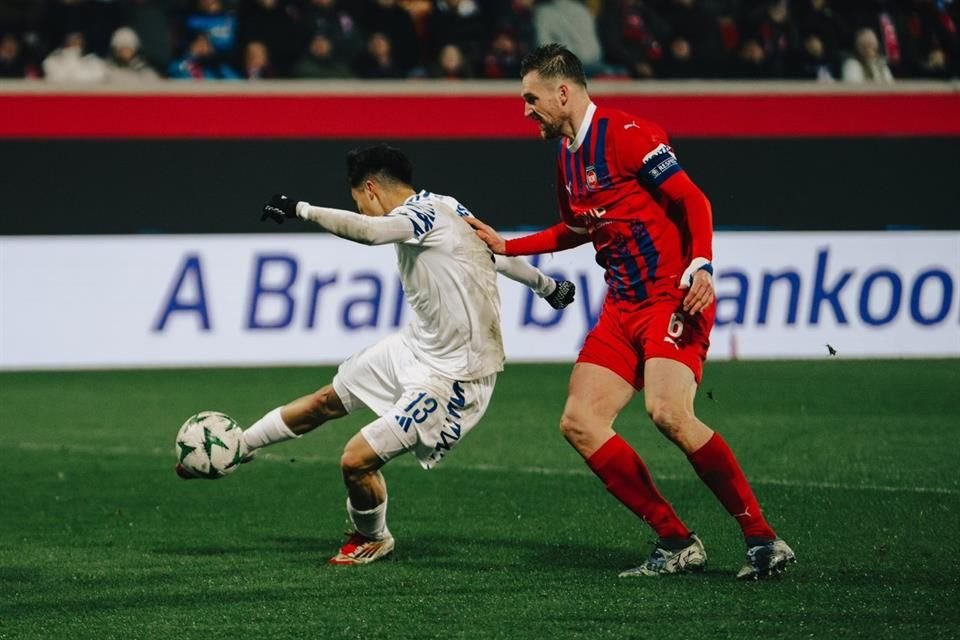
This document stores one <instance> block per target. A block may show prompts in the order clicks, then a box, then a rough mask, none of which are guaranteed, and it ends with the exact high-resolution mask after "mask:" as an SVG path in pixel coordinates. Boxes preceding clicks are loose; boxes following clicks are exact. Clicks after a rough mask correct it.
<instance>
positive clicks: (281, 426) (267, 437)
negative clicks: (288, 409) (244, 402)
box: [243, 407, 300, 451]
mask: <svg viewBox="0 0 960 640" xmlns="http://www.w3.org/2000/svg"><path fill="white" fill-rule="evenodd" d="M281 408H282V407H277V408H276V409H274V410H273V411H271V412H270V413H268V414H267V415H265V416H263V417H262V418H260V419H259V420H257V421H256V422H254V423H253V424H252V425H251V426H250V428H249V429H247V430H246V431H244V432H243V441H244V442H245V443H246V444H247V446H248V447H249V448H250V450H251V451H252V450H253V449H259V448H260V447H265V446H267V445H268V444H275V443H277V442H283V441H284V440H292V439H293V438H299V437H300V436H298V435H297V434H295V433H294V432H293V431H290V427H288V426H287V425H286V423H285V422H284V421H283V418H282V417H281V416H280V409H281Z"/></svg>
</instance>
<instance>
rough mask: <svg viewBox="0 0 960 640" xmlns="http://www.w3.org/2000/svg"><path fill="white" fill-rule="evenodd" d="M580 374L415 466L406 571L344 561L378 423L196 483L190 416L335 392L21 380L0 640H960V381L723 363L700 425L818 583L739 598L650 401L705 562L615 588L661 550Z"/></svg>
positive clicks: (754, 588)
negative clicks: (583, 450) (589, 449)
mask: <svg viewBox="0 0 960 640" xmlns="http://www.w3.org/2000/svg"><path fill="white" fill-rule="evenodd" d="M569 370H570V366H569V365H520V364H511V365H508V368H507V370H506V371H505V372H504V373H503V374H502V375H501V378H500V381H499V383H498V386H497V390H496V393H495V394H494V397H493V402H492V405H491V407H490V410H489V412H488V413H487V416H486V417H485V419H484V421H483V422H482V423H481V424H480V426H479V427H477V428H476V429H475V430H474V431H473V432H472V433H471V434H470V435H469V436H468V437H467V438H466V439H465V440H464V442H463V443H462V444H461V445H460V446H458V448H457V449H455V450H454V452H453V453H452V454H451V455H450V456H448V457H447V459H445V460H444V461H443V463H442V464H440V465H439V467H438V468H436V469H434V470H432V471H429V472H426V471H423V470H421V469H420V468H419V466H417V465H416V463H415V461H414V460H413V458H412V457H410V456H406V457H404V458H402V459H400V460H396V461H394V462H393V463H391V465H389V466H388V467H387V468H386V473H385V475H386V478H387V482H388V485H389V487H390V512H389V521H390V527H391V529H392V531H393V533H394V535H395V536H396V539H397V548H396V551H395V552H394V554H393V556H392V557H391V558H389V559H387V560H385V561H382V562H379V563H375V564H373V565H369V566H365V567H333V566H328V565H326V564H325V561H326V559H327V558H328V557H329V556H330V555H332V554H333V553H334V552H335V550H336V548H337V546H338V545H339V544H340V542H341V541H342V540H343V538H342V535H341V534H342V532H343V531H344V530H345V528H346V518H345V511H344V496H345V494H344V490H343V487H342V484H341V480H340V475H339V470H338V460H339V454H340V451H341V449H342V447H343V444H344V443H345V442H346V440H347V439H348V438H349V436H350V435H352V434H353V433H354V432H355V431H356V430H357V429H358V428H359V427H360V426H362V425H363V424H365V423H366V422H367V421H368V420H369V419H370V418H371V416H370V414H367V413H364V414H362V415H354V416H349V417H348V418H345V419H343V420H341V421H339V422H335V423H330V424H328V425H326V426H324V427H323V428H321V429H319V430H317V431H316V432H314V433H312V434H310V435H308V436H306V437H304V438H302V439H300V440H298V441H294V442H288V443H284V444H281V445H277V446H274V447H272V448H270V449H268V450H264V451H262V452H261V454H260V456H259V457H258V460H257V461H255V462H254V463H252V464H249V465H244V466H243V467H242V468H241V469H240V470H239V471H238V472H237V473H236V474H234V475H232V476H230V477H228V478H225V479H223V480H219V481H215V482H209V481H193V482H184V481H181V480H179V479H178V478H177V477H176V476H175V475H174V473H173V464H174V445H173V441H174V436H175V434H176V432H177V429H178V428H179V426H180V423H181V422H182V421H183V420H184V419H185V418H186V417H188V416H189V415H191V414H192V413H195V412H197V411H200V410H203V409H216V410H221V411H224V412H226V413H228V414H230V415H232V416H233V417H235V418H236V419H237V420H239V421H240V422H241V423H243V424H249V423H250V422H252V421H253V420H255V419H256V418H258V417H260V415H262V414H263V413H264V412H266V411H267V410H269V409H271V408H272V407H274V406H276V405H277V404H280V403H281V402H283V401H286V400H287V399H290V398H292V397H295V396H297V395H300V394H302V393H306V392H309V391H311V390H313V388H315V387H317V386H320V385H322V384H323V383H325V382H327V381H328V380H329V379H330V377H331V375H332V373H333V369H331V368H288V369H190V370H177V371H174V370H143V371H103V372H59V373H53V372H36V373H4V374H0V433H2V435H3V446H2V447H0V469H2V478H3V487H2V493H0V505H2V506H0V638H71V639H72V638H95V637H99V638H124V639H129V638H204V639H206V640H209V639H212V638H223V637H244V638H253V639H259V638H323V639H326V638H510V639H514V638H516V639H526V638H537V639H541V638H578V637H583V638H618V639H621V638H656V639H657V640H670V639H672V638H845V637H860V638H920V637H925V638H948V637H960V608H958V603H960V589H958V586H960V560H958V558H960V550H958V547H957V543H956V540H957V534H958V531H960V481H958V472H957V467H958V460H960V458H958V455H957V450H958V444H960V410H958V408H957V397H958V394H960V363H958V361H956V360H935V361H879V362H878V361H870V362H867V361H863V362H857V361H843V360H839V359H825V360H824V361H815V362H759V363H749V362H734V363H712V364H710V365H708V367H707V373H706V377H705V379H704V381H703V386H702V389H701V393H700V396H699V398H698V400H697V410H698V413H699V415H700V416H701V418H703V419H704V421H706V422H707V423H708V424H710V425H711V426H713V427H714V428H715V429H717V430H718V431H720V432H721V433H723V435H724V437H725V438H726V439H727V441H728V442H729V443H730V444H731V446H732V447H733V449H734V451H736V452H737V455H738V457H739V458H740V460H741V463H742V465H743V467H744V469H745V470H746V472H747V475H748V477H750V478H751V480H752V482H753V485H754V489H755V491H756V492H757V494H758V496H759V498H760V501H761V504H763V505H764V508H765V511H766V513H767V515H768V517H769V518H770V519H771V521H772V523H773V524H774V526H775V527H776V528H777V529H778V532H779V533H780V535H781V536H782V537H783V538H785V539H786V540H787V541H788V542H789V543H790V544H791V545H792V546H793V548H794V549H795V551H796V552H797V556H798V559H799V563H798V564H797V565H795V566H794V567H791V569H790V570H789V571H788V572H787V574H786V575H785V576H783V577H782V578H780V579H775V580H769V581H764V582H756V583H753V582H750V583H744V582H737V581H735V580H734V578H733V576H734V574H735V572H736V571H737V569H738V568H739V567H740V565H741V564H742V561H743V548H742V542H741V539H740V535H739V530H738V528H737V527H736V524H735V523H734V521H733V520H732V519H731V518H730V517H729V516H727V515H726V513H725V512H724V511H723V510H722V508H721V507H720V506H719V504H718V503H717V502H716V500H715V499H714V498H713V496H712V494H710V493H709V491H708V490H707V489H706V487H705V486H704V485H703V484H701V482H700V481H699V480H698V479H697V478H696V476H695V475H694V473H693V471H692V469H691V468H690V466H689V464H688V463H687V461H686V460H685V458H684V457H683V455H682V454H681V453H680V451H679V450H677V449H675V448H674V447H673V446H672V445H670V444H669V443H667V441H666V440H665V439H663V438H662V437H661V436H660V435H659V434H658V433H657V431H656V429H655V428H654V427H653V425H652V424H650V422H649V421H648V420H647V418H646V416H645V415H644V413H643V405H642V400H641V399H640V398H637V399H636V400H635V401H634V403H633V404H632V405H631V406H630V407H629V408H628V410H627V411H626V412H625V413H624V414H623V415H622V416H621V418H620V420H619V421H618V423H617V428H618V431H619V432H620V433H621V434H622V435H623V436H624V437H625V438H626V439H627V440H628V441H629V442H631V443H632V444H633V445H634V446H635V447H636V449H637V450H638V451H639V452H640V453H641V455H642V456H643V457H644V458H645V460H646V461H647V463H648V465H649V466H650V468H651V471H652V473H653V475H654V477H655V478H656V479H657V481H658V483H659V486H660V489H661V490H662V491H663V492H664V494H665V495H666V496H667V497H668V498H669V499H670V500H671V501H672V502H673V504H674V505H675V506H676V508H677V510H678V512H679V513H680V515H681V517H682V518H684V519H685V520H686V522H687V523H688V524H689V525H690V526H691V527H693V528H694V529H695V530H696V531H697V533H698V534H699V535H700V536H701V537H702V538H703V540H704V543H705V544H706V548H707V551H708V554H709V562H708V566H707V570H706V572H705V573H704V574H701V575H691V576H673V577H661V578H646V579H631V580H623V579H618V578H617V573H618V572H619V571H620V570H622V569H625V568H628V567H631V566H634V565H636V564H638V563H639V562H640V561H641V560H642V559H643V558H644V556H645V555H646V553H647V552H648V550H649V543H650V542H651V541H652V540H653V537H654V536H653V534H652V533H651V532H650V531H649V530H648V529H647V528H646V527H645V525H643V523H641V522H638V521H637V520H636V518H634V517H633V516H632V515H631V514H630V513H629V512H628V511H627V510H626V509H625V508H624V507H622V506H621V505H620V504H619V503H617V502H616V501H615V500H614V499H613V498H612V497H611V496H609V495H608V494H607V493H606V491H605V490H604V488H603V486H602V484H601V483H600V482H599V481H598V480H597V479H596V478H595V477H594V476H592V475H591V474H590V473H589V471H588V470H587V468H586V466H585V465H584V464H583V462H582V461H581V460H580V458H579V457H578V456H577V455H576V453H575V452H574V451H573V450H572V449H571V448H570V447H569V446H568V445H567V444H566V443H565V442H564V441H563V439H562V438H561V436H560V434H559V430H558V427H557V423H558V419H559V415H560V411H561V407H562V403H563V399H564V395H565V389H566V381H567V377H568V374H569ZM707 391H709V392H710V395H711V396H712V399H711V398H709V397H708V396H707V393H706V392H707Z"/></svg>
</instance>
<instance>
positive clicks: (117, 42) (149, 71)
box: [107, 27, 159, 82]
mask: <svg viewBox="0 0 960 640" xmlns="http://www.w3.org/2000/svg"><path fill="white" fill-rule="evenodd" d="M139 51H140V38H139V37H138V36H137V33H136V31H134V30H133V29H131V28H130V27H120V28H119V29H117V30H116V31H114V32H113V36H112V37H111V38H110V59H109V60H107V82H141V81H144V80H146V81H151V80H157V79H158V78H159V76H158V75H157V72H156V71H154V70H153V68H151V67H150V65H149V64H148V63H147V61H146V60H144V59H143V58H142V57H140V55H139Z"/></svg>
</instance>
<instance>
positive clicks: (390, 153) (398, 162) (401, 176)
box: [347, 144, 413, 189]
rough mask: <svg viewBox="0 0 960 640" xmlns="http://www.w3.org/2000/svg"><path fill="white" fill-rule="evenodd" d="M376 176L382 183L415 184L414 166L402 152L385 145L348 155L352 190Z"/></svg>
mask: <svg viewBox="0 0 960 640" xmlns="http://www.w3.org/2000/svg"><path fill="white" fill-rule="evenodd" d="M374 176H375V177H376V178H378V179H379V180H382V181H386V182H402V183H403V184H405V185H407V186H409V185H411V184H412V183H413V165H411V164H410V159H409V158H407V156H405V155H403V152H402V151H400V150H399V149H395V148H394V147H390V146H387V145H385V144H378V145H374V146H372V147H366V148H363V149H354V150H353V151H350V152H349V153H347V178H348V179H349V180H350V187H351V188H352V189H356V188H357V187H359V186H360V185H361V184H363V181H364V180H366V179H367V178H370V177H374Z"/></svg>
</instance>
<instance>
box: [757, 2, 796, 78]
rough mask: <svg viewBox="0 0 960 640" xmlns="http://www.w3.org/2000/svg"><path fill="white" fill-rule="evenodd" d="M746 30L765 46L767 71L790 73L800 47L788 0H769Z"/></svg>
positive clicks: (768, 72)
mask: <svg viewBox="0 0 960 640" xmlns="http://www.w3.org/2000/svg"><path fill="white" fill-rule="evenodd" d="M744 32H745V35H746V38H747V39H750V40H753V41H754V42H756V43H757V44H758V45H760V48H761V49H763V67H764V75H766V76H775V77H779V78H783V77H786V76H787V74H788V72H789V69H790V66H791V65H792V64H793V62H794V57H795V56H796V55H797V53H798V51H799V48H800V41H799V36H798V35H797V30H796V26H795V25H794V24H793V20H792V19H791V17H790V11H789V7H788V5H787V0H766V1H765V2H764V3H763V5H762V6H761V7H760V10H759V11H758V12H757V13H755V14H754V15H753V16H752V17H751V18H750V19H749V20H748V22H747V25H746V28H745V29H744Z"/></svg>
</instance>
